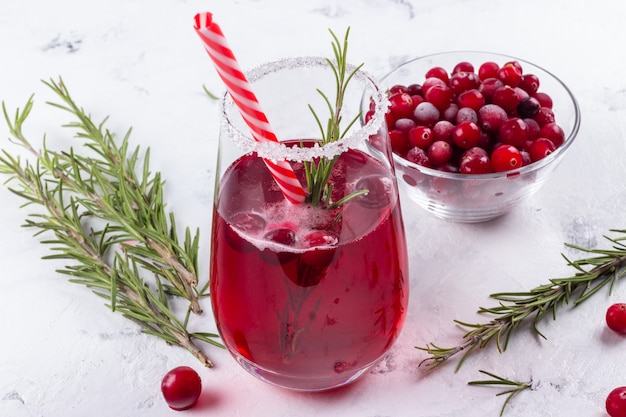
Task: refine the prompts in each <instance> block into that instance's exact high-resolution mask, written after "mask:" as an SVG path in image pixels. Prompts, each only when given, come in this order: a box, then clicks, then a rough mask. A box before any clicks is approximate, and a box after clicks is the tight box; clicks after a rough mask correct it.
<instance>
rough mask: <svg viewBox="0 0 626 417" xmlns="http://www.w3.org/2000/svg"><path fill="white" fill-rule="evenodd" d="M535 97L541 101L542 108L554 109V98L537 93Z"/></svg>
mask: <svg viewBox="0 0 626 417" xmlns="http://www.w3.org/2000/svg"><path fill="white" fill-rule="evenodd" d="M534 97H535V98H536V99H537V101H539V103H540V104H541V107H547V108H549V109H551V108H552V104H553V103H552V97H550V96H549V95H548V94H546V93H543V92H541V91H537V92H536V93H535V95H534Z"/></svg>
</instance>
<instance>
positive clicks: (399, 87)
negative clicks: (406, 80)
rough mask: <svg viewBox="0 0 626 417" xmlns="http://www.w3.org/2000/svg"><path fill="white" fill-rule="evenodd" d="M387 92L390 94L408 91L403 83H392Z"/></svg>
mask: <svg viewBox="0 0 626 417" xmlns="http://www.w3.org/2000/svg"><path fill="white" fill-rule="evenodd" d="M387 92H388V95H389V96H391V95H393V94H398V93H406V87H405V86H404V85H402V84H396V85H392V86H391V87H389V90H387Z"/></svg>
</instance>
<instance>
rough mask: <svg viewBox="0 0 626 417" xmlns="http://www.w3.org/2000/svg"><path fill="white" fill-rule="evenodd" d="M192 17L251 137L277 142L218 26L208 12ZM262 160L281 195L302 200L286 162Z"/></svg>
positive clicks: (294, 177)
mask: <svg viewBox="0 0 626 417" xmlns="http://www.w3.org/2000/svg"><path fill="white" fill-rule="evenodd" d="M194 19H195V29H196V33H197V34H198V36H200V39H201V40H202V43H203V44H204V49H205V50H206V51H207V53H208V54H209V56H210V57H211V59H212V60H213V64H215V69H217V73H218V74H219V76H220V77H221V78H222V81H224V84H226V90H227V91H228V93H229V94H230V96H231V97H232V99H233V102H234V103H235V104H236V105H237V107H238V108H239V112H240V113H241V116H242V117H243V119H244V121H245V122H246V124H247V125H248V127H249V128H250V131H251V133H252V137H253V138H254V140H256V141H257V142H262V141H273V142H278V139H277V138H276V135H275V134H274V132H273V131H272V128H271V126H270V124H269V121H268V120H267V117H266V116H265V113H263V110H261V106H260V105H259V102H258V100H257V98H256V96H255V95H254V93H253V92H252V89H251V88H250V84H249V82H248V79H247V78H246V76H245V75H244V73H243V72H242V71H241V69H240V68H239V63H238V62H237V60H236V59H235V55H234V54H233V52H232V50H231V49H230V48H229V47H228V44H227V42H226V38H225V37H224V34H223V33H222V29H220V27H219V25H217V24H216V23H215V22H214V21H213V15H212V14H211V13H209V12H205V13H198V14H197V15H196V16H195V18H194ZM264 162H265V164H266V165H267V167H268V169H269V170H270V172H271V173H272V176H273V177H274V180H275V181H276V183H277V184H278V186H279V188H280V189H281V191H282V192H283V195H284V196H285V198H286V199H287V200H288V201H289V202H291V203H302V202H304V199H305V197H306V191H305V190H304V188H303V187H302V184H300V181H299V180H298V178H297V177H296V174H295V173H294V172H293V169H292V168H291V165H290V164H289V162H287V161H278V162H272V161H271V160H268V159H264Z"/></svg>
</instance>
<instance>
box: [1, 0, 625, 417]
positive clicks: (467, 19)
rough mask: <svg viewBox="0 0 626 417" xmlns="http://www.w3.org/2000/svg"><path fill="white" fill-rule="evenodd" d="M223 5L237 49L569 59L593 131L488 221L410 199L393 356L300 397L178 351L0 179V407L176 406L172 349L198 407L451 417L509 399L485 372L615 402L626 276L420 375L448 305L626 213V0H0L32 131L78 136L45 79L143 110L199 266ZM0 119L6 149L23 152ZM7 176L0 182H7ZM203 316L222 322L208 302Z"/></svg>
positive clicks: (560, 66)
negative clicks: (193, 238)
mask: <svg viewBox="0 0 626 417" xmlns="http://www.w3.org/2000/svg"><path fill="white" fill-rule="evenodd" d="M205 10H206V11H212V12H213V13H214V14H215V16H216V19H217V20H218V21H219V22H220V24H221V26H222V28H223V30H224V32H225V33H226V35H227V36H228V38H229V40H230V43H231V46H232V47H233V49H234V50H235V51H236V54H237V56H238V57H239V60H240V61H241V64H242V66H243V67H245V68H249V67H252V66H255V65H258V64H260V63H262V62H264V61H267V60H270V59H276V58H280V57H283V56H295V55H315V54H324V55H327V54H328V51H329V49H328V48H329V37H328V33H327V29H328V28H331V29H333V30H335V31H336V32H338V33H342V32H343V30H344V29H345V27H346V26H348V25H349V26H351V28H352V32H351V48H352V49H351V58H352V59H351V61H353V62H365V68H366V69H367V70H369V71H370V72H372V73H374V74H375V75H382V74H384V73H386V72H387V71H388V70H390V69H391V68H392V67H394V66H395V65H397V64H399V63H401V62H402V61H404V60H406V59H408V58H411V57H414V56H417V55H421V54H427V53H431V52H439V51H445V50H460V49H474V50H487V51H494V52H501V53H506V54H510V55H515V56H519V57H522V58H525V59H526V60H529V61H531V62H536V63H538V64H540V65H542V66H544V67H545V68H547V69H549V70H551V71H552V72H553V73H555V74H557V75H559V76H560V77H561V78H562V79H563V80H564V81H565V82H566V83H567V84H568V85H569V86H570V87H571V89H572V90H573V92H574V94H575V95H576V96H577V98H578V100H579V102H580V105H581V110H582V114H583V122H582V126H581V130H580V134H579V136H578V139H577V141H576V143H575V144H574V146H573V147H572V148H571V149H570V152H569V154H568V157H567V160H566V161H564V163H563V164H562V165H561V166H560V167H559V169H558V170H557V172H556V173H555V175H554V177H553V178H552V179H551V180H550V181H549V183H548V184H546V186H545V187H544V188H543V189H542V190H540V192H539V193H538V194H536V195H535V196H534V197H533V198H532V199H530V200H529V201H527V202H525V203H523V204H522V205H521V206H520V207H518V208H516V209H515V210H514V211H513V212H511V213H510V214H509V215H507V216H506V217H504V218H502V219H499V220H497V221H494V222H491V223H487V224H481V225H460V224H453V223H446V222H443V221H441V220H438V219H435V218H433V217H431V216H430V215H427V214H425V213H424V212H422V211H420V209H418V208H417V207H415V206H414V205H412V204H411V203H410V202H405V204H404V207H403V209H404V215H405V219H406V227H407V230H408V236H409V242H408V244H409V252H410V267H411V282H412V288H411V290H412V293H411V299H410V310H409V314H408V317H407V321H406V327H405V330H404V331H403V333H402V335H401V338H400V340H399V342H398V343H397V345H396V347H395V348H394V349H393V351H392V354H391V356H390V357H389V359H388V360H387V361H386V362H384V363H383V364H382V365H381V366H379V367H378V368H377V369H376V370H375V371H374V372H372V374H371V375H368V376H367V377H366V378H365V379H364V380H363V381H361V382H359V383H357V384H355V385H353V386H351V387H349V388H347V389H344V390H340V391H337V392H333V393H327V394H315V395H313V394H295V393H291V392H287V391H283V390H280V389H277V388H273V387H271V386H268V385H266V384H264V383H262V382H259V381H257V380H256V379H254V378H252V377H250V376H249V375H247V374H246V373H244V371H243V370H242V369H240V368H239V367H238V365H236V364H235V363H234V361H233V360H232V359H231V358H230V356H228V354H227V353H226V352H225V351H221V350H218V349H216V348H207V349H206V352H207V353H208V354H209V355H210V356H211V357H212V358H213V359H214V361H215V362H216V364H217V366H216V367H215V369H211V370H209V369H201V367H200V366H199V364H198V363H197V362H196V361H195V359H194V358H193V357H191V355H189V354H188V353H187V352H186V351H183V350H182V349H178V348H173V347H169V346H166V345H165V344H164V343H163V342H161V341H160V340H157V339H154V338H152V337H149V336H145V335H142V334H140V333H139V332H138V330H137V328H136V327H135V326H134V325H133V324H132V323H130V322H127V321H126V320H125V319H123V318H121V317H120V316H119V315H117V314H113V313H111V312H110V311H108V310H107V309H106V308H105V307H104V306H103V305H102V300H101V299H99V298H98V297H95V296H92V295H91V294H90V293H89V291H88V290H86V289H85V288H83V287H80V286H76V285H73V284H70V283H68V282H67V281H66V279H65V277H63V276H59V275H57V274H56V273H55V272H54V269H55V267H56V266H58V265H55V263H54V262H51V261H43V260H40V258H41V257H42V256H44V255H46V254H47V253H48V251H47V248H46V247H44V246H43V245H41V244H40V243H39V238H33V237H32V236H31V232H30V231H28V230H25V229H23V228H21V227H20V225H21V224H22V222H23V220H24V218H25V215H26V213H27V211H26V210H25V209H20V208H19V206H20V205H21V204H22V201H21V200H20V199H19V198H18V197H16V196H14V195H12V194H11V193H9V192H8V191H7V189H6V187H2V188H0V230H1V235H0V253H1V257H0V260H1V269H0V271H1V272H0V335H2V336H1V339H0V340H1V342H0V416H2V417H26V416H29V417H31V416H37V417H39V416H42V417H57V416H58V417H60V416H63V417H74V416H87V415H95V416H99V417H108V416H133V417H141V416H151V417H157V416H170V415H175V414H176V413H175V412H174V411H171V410H169V409H168V407H167V406H166V405H165V403H164V401H163V400H162V398H161V395H160V391H159V384H160V380H161V377H162V376H163V375H164V374H165V372H166V371H167V370H169V369H170V368H173V367H175V366H178V365H190V366H193V367H194V368H196V369H198V370H199V371H200V373H201V376H202V379H203V381H204V393H203V397H202V398H201V400H200V403H199V405H198V407H196V408H195V409H193V410H190V411H187V412H184V413H181V414H180V415H181V416H182V415H189V416H200V415H202V416H285V417H287V416H290V417H291V416H317V415H324V416H343V417H352V416H354V417H356V416H359V417H401V416H421V417H447V416H459V415H464V416H497V415H498V414H499V411H500V407H501V405H502V401H503V400H504V399H503V398H502V397H496V396H495V393H496V392H497V390H492V389H489V388H478V387H471V386H468V385H467V382H468V381H470V380H473V379H480V378H481V376H480V374H479V373H478V370H479V369H485V370H489V371H492V372H495V373H498V374H500V375H503V376H507V377H510V378H514V379H518V380H529V379H532V380H533V381H534V388H533V390H532V391H526V392H523V393H522V394H521V395H519V396H518V397H517V398H516V399H514V400H513V402H512V403H511V404H510V405H509V407H508V408H507V411H506V414H505V415H506V416H508V417H514V416H592V417H601V416H604V415H605V411H604V399H605V397H606V395H607V394H608V392H609V391H610V390H611V389H613V388H614V387H617V386H620V385H626V376H625V375H624V372H623V371H624V363H625V362H626V339H624V338H623V337H622V338H620V337H617V336H615V335H613V334H611V333H610V332H608V331H607V330H606V329H605V326H604V313H605V310H606V308H607V307H608V305H610V304H611V303H612V302H616V301H626V284H624V283H621V284H619V285H618V286H617V287H616V288H615V290H614V292H613V294H612V295H611V296H609V295H608V294H607V293H606V292H603V293H601V294H598V295H597V296H595V297H594V298H593V299H592V300H590V301H589V302H587V303H585V304H583V305H581V306H580V307H577V308H576V309H574V310H570V309H564V310H563V311H561V314H560V315H559V316H558V318H557V321H556V322H551V321H547V322H545V323H543V324H542V325H541V328H542V330H543V332H544V334H545V335H546V336H547V337H548V339H547V340H540V339H538V338H536V337H535V336H533V335H532V334H530V333H525V332H521V333H519V334H517V335H516V336H515V337H514V340H513V341H512V343H511V345H510V346H509V349H508V350H507V351H506V352H505V353H504V354H499V353H498V352H497V351H496V350H495V348H494V347H493V346H492V347H490V348H487V349H484V350H482V351H480V352H479V353H477V354H475V355H473V356H472V357H471V358H470V359H468V361H467V362H466V364H465V365H464V367H463V368H462V369H461V370H460V371H459V372H458V373H454V372H453V367H452V366H448V367H444V368H441V369H440V370H438V371H436V372H435V373H432V374H429V375H423V374H422V373H421V372H419V371H418V370H417V368H416V366H417V363H418V362H419V361H420V360H421V359H423V358H424V354H423V353H421V352H419V351H417V350H416V349H414V346H415V345H424V344H425V343H427V342H429V341H432V342H436V343H440V344H452V343H455V342H456V341H457V340H458V338H459V337H460V336H461V334H462V331H461V330H460V329H458V328H456V327H455V326H454V325H453V322H452V320H453V319H461V320H466V321H478V320H481V318H480V317H478V316H477V315H476V314H475V311H476V309H477V308H478V307H479V306H481V305H483V306H487V305H492V302H491V301H490V300H489V299H488V295H489V294H490V293H492V292H497V291H515V290H520V291H521V290H526V289H530V288H531V287H532V286H535V285H536V284H541V283H544V282H546V280H547V279H548V278H550V277H556V276H567V275H569V274H570V273H571V270H570V269H569V268H568V267H566V266H565V263H564V261H563V260H562V258H561V257H560V253H561V252H565V253H566V254H568V255H570V256H576V254H574V253H572V252H570V251H568V250H567V249H566V248H565V247H564V245H563V243H564V242H573V243H578V244H581V245H587V246H593V245H604V242H603V241H602V239H601V235H602V234H604V233H607V232H608V230H609V229H611V228H624V227H626V224H625V219H624V213H623V211H624V210H623V208H624V207H625V204H626V192H625V190H624V180H623V178H624V173H625V172H626V158H625V157H624V155H626V145H625V141H624V137H623V136H624V132H625V131H626V100H625V98H626V93H625V91H626V77H624V65H623V63H624V62H626V50H624V48H622V47H621V43H622V41H623V39H625V38H626V29H625V25H624V22H623V16H624V14H625V13H626V3H623V2H620V1H616V0H615V1H610V0H600V1H596V2H593V3H590V2H587V1H582V0H554V1H550V2H546V1H543V0H528V1H524V2H519V1H518V2H505V1H498V0H474V1H463V0H344V1H341V2H339V1H336V2H333V1H330V0H311V1H300V2H296V1H288V0H276V1H260V0H232V1H228V2H226V1H223V2H218V1H213V2H211V1H207V2H199V1H191V0H169V1H167V0H150V1H148V0H126V1H123V0H109V1H104V2H85V1H82V0H56V1H53V2H48V1H43V0H20V1H16V0H3V1H2V2H0V57H1V61H0V99H1V100H3V101H4V102H5V103H6V105H7V107H8V109H10V110H12V109H14V108H16V107H20V106H23V104H24V103H25V102H26V100H27V98H28V97H29V96H30V94H31V93H35V100H36V107H35V109H34V111H33V114H32V115H31V118H30V122H28V124H27V127H26V132H27V134H28V135H29V136H30V137H31V139H32V140H33V141H34V142H36V143H41V142H40V140H41V137H42V136H43V133H44V132H47V135H48V145H49V146H50V147H53V148H57V149H63V148H65V147H67V146H68V145H69V144H70V143H71V139H70V136H69V134H68V133H69V132H68V131H66V130H64V129H61V128H60V125H61V124H63V123H65V122H67V121H68V119H67V118H66V116H65V115H63V114H61V113H60V112H59V111H57V110H54V109H52V108H51V107H49V106H47V105H45V104H44V103H45V101H46V100H50V99H52V98H53V97H52V94H51V92H50V91H49V90H48V89H47V88H46V87H45V86H43V84H42V83H40V80H41V79H47V78H50V77H57V76H62V77H63V79H64V80H65V82H66V84H67V85H68V87H69V89H70V91H71V92H72V94H73V96H74V98H75V100H76V101H77V102H78V103H79V104H80V105H82V106H83V107H85V108H86V109H88V110H89V112H91V113H92V115H94V116H95V117H97V118H101V117H104V116H106V115H110V116H111V119H110V124H109V127H110V128H111V129H112V130H116V131H118V132H120V133H121V132H124V131H125V130H126V128H128V127H129V126H133V128H134V130H133V135H132V143H133V144H136V145H142V146H150V147H151V149H152V164H153V167H154V169H155V170H159V171H161V172H162V173H163V175H164V176H165V178H166V179H167V186H166V188H167V199H168V203H169V208H170V209H172V210H174V211H175V212H176V214H177V219H178V222H179V226H180V227H182V226H191V227H196V226H197V227H200V228H201V237H202V239H201V247H202V250H203V251H204V253H205V254H206V256H205V257H204V258H203V259H202V261H201V265H200V266H201V272H202V276H203V277H206V276H207V275H208V250H209V247H210V207H211V201H212V189H213V169H214V164H215V151H216V138H217V131H218V124H217V105H216V104H215V103H212V102H211V101H209V100H207V98H206V97H205V96H204V94H203V92H202V85H203V84H204V85H206V86H207V87H208V88H209V89H210V90H213V91H216V92H217V91H221V90H222V87H221V84H220V82H219V80H218V78H217V76H216V74H215V71H214V70H213V68H212V66H211V63H210V61H209V59H208V57H207V56H206V54H205V52H204V51H203V49H202V47H201V45H200V43H199V40H198V39H197V37H196V34H195V33H194V31H193V23H192V18H193V16H194V14H195V13H196V12H200V11H205ZM7 137H8V131H7V128H6V125H5V124H4V123H0V140H1V142H0V147H1V148H4V149H7V150H8V151H10V152H12V153H16V152H18V149H17V147H16V146H14V145H12V144H11V143H10V142H9V141H8V140H7V139H6V138H7ZM3 181H4V179H3ZM208 310H209V309H208V308H207V313H206V314H205V316H204V319H203V320H204V321H203V322H202V323H201V324H200V325H201V326H202V328H203V329H205V330H212V329H214V324H213V321H212V318H211V315H210V312H209V311H208Z"/></svg>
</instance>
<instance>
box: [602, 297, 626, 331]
mask: <svg viewBox="0 0 626 417" xmlns="http://www.w3.org/2000/svg"><path fill="white" fill-rule="evenodd" d="M606 324H607V326H609V329H611V330H613V331H614V332H616V333H620V334H625V335H626V303H615V304H613V305H611V306H610V307H609V308H608V309H607V310H606Z"/></svg>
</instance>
